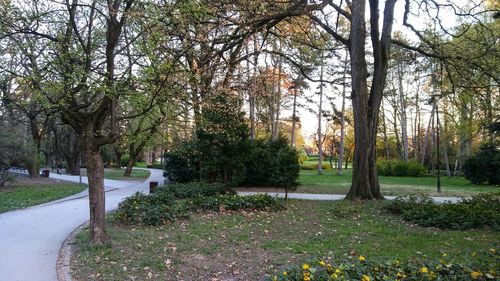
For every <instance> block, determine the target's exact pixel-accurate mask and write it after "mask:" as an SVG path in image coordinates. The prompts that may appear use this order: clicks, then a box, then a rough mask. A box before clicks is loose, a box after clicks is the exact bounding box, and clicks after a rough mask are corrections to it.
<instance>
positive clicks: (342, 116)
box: [337, 50, 349, 175]
mask: <svg viewBox="0 0 500 281" xmlns="http://www.w3.org/2000/svg"><path fill="white" fill-rule="evenodd" d="M348 56H349V52H348V51H347V50H346V52H345V58H344V73H343V74H342V109H341V111H340V143H339V159H338V163H337V175H342V161H344V145H345V92H346V75H347V63H348Z"/></svg>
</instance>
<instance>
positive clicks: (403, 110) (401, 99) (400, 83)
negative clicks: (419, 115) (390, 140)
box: [398, 62, 408, 162]
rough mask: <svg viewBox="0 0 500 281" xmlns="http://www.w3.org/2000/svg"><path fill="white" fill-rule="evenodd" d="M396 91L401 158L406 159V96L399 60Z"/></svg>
mask: <svg viewBox="0 0 500 281" xmlns="http://www.w3.org/2000/svg"><path fill="white" fill-rule="evenodd" d="M398 90H399V91H398V92H399V104H400V111H399V112H400V114H401V140H402V142H403V153H402V154H403V155H402V156H403V160H404V161H405V162H406V161H408V129H407V126H408V124H407V120H406V97H405V94H404V89H403V69H402V67H401V62H400V63H399V64H398Z"/></svg>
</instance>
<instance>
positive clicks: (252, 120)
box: [248, 35, 259, 140]
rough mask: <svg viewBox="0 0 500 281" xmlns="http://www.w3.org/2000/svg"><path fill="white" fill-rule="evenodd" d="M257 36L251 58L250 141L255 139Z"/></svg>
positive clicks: (254, 38)
mask: <svg viewBox="0 0 500 281" xmlns="http://www.w3.org/2000/svg"><path fill="white" fill-rule="evenodd" d="M257 48H258V47H257V36H256V35H254V37H253V50H254V52H255V55H254V57H253V63H254V65H253V81H252V89H251V91H250V95H249V97H248V99H249V106H250V139H251V140H254V139H255V94H256V92H257V64H258V63H259V61H258V59H259V55H258V54H257Z"/></svg>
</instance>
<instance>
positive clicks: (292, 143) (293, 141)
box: [290, 91, 297, 148]
mask: <svg viewBox="0 0 500 281" xmlns="http://www.w3.org/2000/svg"><path fill="white" fill-rule="evenodd" d="M296 119H297V92H296V91H294V92H293V105H292V133H291V134H292V135H291V137H290V139H291V146H292V147H293V148H295V123H296Z"/></svg>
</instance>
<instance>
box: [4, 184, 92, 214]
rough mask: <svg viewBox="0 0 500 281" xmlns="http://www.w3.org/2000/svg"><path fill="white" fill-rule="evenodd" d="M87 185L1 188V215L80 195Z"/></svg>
mask: <svg viewBox="0 0 500 281" xmlns="http://www.w3.org/2000/svg"><path fill="white" fill-rule="evenodd" d="M85 188H87V186H86V185H78V184H71V183H58V184H50V185H20V186H14V187H9V188H0V213H3V212H7V211H12V210H15V209H22V208H26V207H30V206H35V205H39V204H43V203H47V202H50V201H54V200H57V199H61V198H64V197H66V196H70V195H73V194H76V193H79V192H81V191H83V190H84V189H85Z"/></svg>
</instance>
